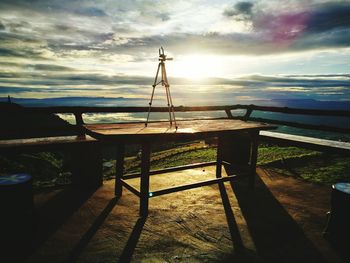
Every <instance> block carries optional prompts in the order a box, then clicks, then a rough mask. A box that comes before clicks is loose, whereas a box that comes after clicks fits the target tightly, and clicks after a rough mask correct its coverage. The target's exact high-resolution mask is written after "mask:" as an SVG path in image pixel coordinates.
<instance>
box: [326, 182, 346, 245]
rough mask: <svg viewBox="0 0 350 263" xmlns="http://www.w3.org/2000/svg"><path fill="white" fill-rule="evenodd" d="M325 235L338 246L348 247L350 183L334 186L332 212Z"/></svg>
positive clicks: (329, 214) (329, 215) (329, 213)
mask: <svg viewBox="0 0 350 263" xmlns="http://www.w3.org/2000/svg"><path fill="white" fill-rule="evenodd" d="M327 215H328V222H327V226H326V228H325V230H324V235H325V237H327V238H328V239H330V240H331V241H335V242H336V243H337V245H344V246H348V241H349V236H350V183H336V184H334V185H332V197H331V211H330V212H328V213H327Z"/></svg>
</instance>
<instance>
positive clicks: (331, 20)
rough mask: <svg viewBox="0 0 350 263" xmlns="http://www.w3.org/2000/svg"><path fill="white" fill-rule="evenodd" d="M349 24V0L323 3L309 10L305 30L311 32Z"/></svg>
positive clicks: (343, 26)
mask: <svg viewBox="0 0 350 263" xmlns="http://www.w3.org/2000/svg"><path fill="white" fill-rule="evenodd" d="M349 26H350V2H335V3H325V4H323V5H320V6H316V8H315V9H314V10H312V11H311V12H310V17H309V19H308V23H307V28H306V30H307V31H308V32H311V33H318V32H325V31H329V30H333V29H344V28H348V27H349Z"/></svg>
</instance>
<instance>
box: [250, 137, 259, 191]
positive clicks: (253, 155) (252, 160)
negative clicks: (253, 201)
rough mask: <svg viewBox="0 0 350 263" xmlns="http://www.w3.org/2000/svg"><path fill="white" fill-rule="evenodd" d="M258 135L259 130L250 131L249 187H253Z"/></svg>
mask: <svg viewBox="0 0 350 263" xmlns="http://www.w3.org/2000/svg"><path fill="white" fill-rule="evenodd" d="M258 137H259V131H257V132H254V133H251V147H252V148H251V156H250V174H249V187H250V188H254V185H255V176H256V163H257V159H258V144H259V143H258Z"/></svg>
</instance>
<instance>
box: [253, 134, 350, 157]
mask: <svg viewBox="0 0 350 263" xmlns="http://www.w3.org/2000/svg"><path fill="white" fill-rule="evenodd" d="M260 138H261V140H262V141H265V142H269V143H274V144H277V145H284V146H297V147H302V148H306V149H310V150H316V151H327V152H333V153H342V154H344V153H345V154H350V143H348V142H339V141H331V140H325V139H319V138H312V137H307V136H300V135H292V134H285V133H278V132H270V131H261V132H260Z"/></svg>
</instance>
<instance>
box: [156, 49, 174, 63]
mask: <svg viewBox="0 0 350 263" xmlns="http://www.w3.org/2000/svg"><path fill="white" fill-rule="evenodd" d="M166 60H173V58H167V57H166V55H165V54H164V48H163V47H160V49H159V61H161V62H164V61H166Z"/></svg>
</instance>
